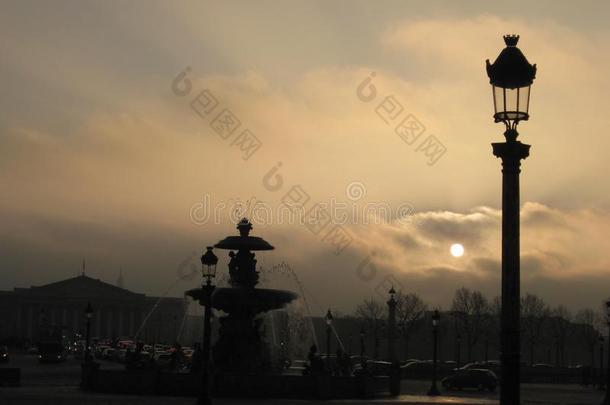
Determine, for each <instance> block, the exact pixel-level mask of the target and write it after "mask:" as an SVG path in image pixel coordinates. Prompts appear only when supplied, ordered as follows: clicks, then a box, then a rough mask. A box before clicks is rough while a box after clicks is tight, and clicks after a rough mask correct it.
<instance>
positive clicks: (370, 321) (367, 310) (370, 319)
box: [356, 298, 386, 359]
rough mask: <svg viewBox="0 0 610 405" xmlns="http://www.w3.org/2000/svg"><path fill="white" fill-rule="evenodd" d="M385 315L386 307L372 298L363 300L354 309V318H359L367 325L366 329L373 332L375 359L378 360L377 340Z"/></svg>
mask: <svg viewBox="0 0 610 405" xmlns="http://www.w3.org/2000/svg"><path fill="white" fill-rule="evenodd" d="M385 313H386V306H385V305H384V304H383V303H381V302H379V301H377V300H375V299H374V298H371V299H368V300H364V302H363V303H361V304H360V305H358V307H357V308H356V316H357V317H359V318H361V319H362V320H363V321H364V322H365V323H366V324H367V327H368V329H369V330H371V331H372V332H373V339H374V347H375V352H374V358H375V359H378V358H379V339H380V334H381V329H382V327H383V321H384V318H385Z"/></svg>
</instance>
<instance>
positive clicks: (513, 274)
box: [492, 129, 530, 405]
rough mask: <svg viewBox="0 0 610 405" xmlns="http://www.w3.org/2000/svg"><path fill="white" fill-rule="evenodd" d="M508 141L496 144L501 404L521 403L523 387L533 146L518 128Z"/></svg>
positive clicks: (509, 130) (509, 132) (494, 146)
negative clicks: (524, 222)
mask: <svg viewBox="0 0 610 405" xmlns="http://www.w3.org/2000/svg"><path fill="white" fill-rule="evenodd" d="M504 135H505V137H506V142H502V143H493V144H492V147H493V154H494V155H495V156H496V157H499V158H501V159H502V314H501V327H502V335H501V359H502V366H501V369H502V378H501V391H500V403H501V404H502V405H508V404H512V405H518V404H520V403H521V398H520V397H521V393H520V386H519V363H520V356H521V343H520V336H519V332H520V326H519V325H520V259H519V258H520V250H519V173H520V171H521V170H520V166H521V160H522V159H525V158H526V157H528V156H529V149H530V145H526V144H523V143H521V142H519V141H517V136H518V133H517V131H516V130H515V129H507V130H506V132H505V133H504Z"/></svg>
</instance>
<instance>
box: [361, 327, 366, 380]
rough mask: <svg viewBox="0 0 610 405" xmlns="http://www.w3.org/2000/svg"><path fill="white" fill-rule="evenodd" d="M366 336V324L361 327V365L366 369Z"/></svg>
mask: <svg viewBox="0 0 610 405" xmlns="http://www.w3.org/2000/svg"><path fill="white" fill-rule="evenodd" d="M364 336H365V332H364V326H361V327H360V365H361V366H362V369H363V370H366V361H365V359H364V353H365V350H366V349H365V347H364Z"/></svg>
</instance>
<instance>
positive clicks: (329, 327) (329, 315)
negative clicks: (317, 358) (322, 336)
mask: <svg viewBox="0 0 610 405" xmlns="http://www.w3.org/2000/svg"><path fill="white" fill-rule="evenodd" d="M325 319H326V368H327V370H328V372H329V373H330V374H332V368H331V367H332V364H331V361H330V335H331V333H332V328H333V314H332V313H331V312H330V309H329V310H328V311H327V312H326V318H325Z"/></svg>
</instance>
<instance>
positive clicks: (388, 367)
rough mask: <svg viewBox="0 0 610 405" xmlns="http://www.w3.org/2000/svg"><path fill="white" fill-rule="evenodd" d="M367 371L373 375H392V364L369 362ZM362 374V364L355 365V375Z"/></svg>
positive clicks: (387, 362)
mask: <svg viewBox="0 0 610 405" xmlns="http://www.w3.org/2000/svg"><path fill="white" fill-rule="evenodd" d="M366 371H367V372H368V373H370V374H371V375H390V373H391V371H392V363H390V362H389V361H375V360H368V361H367V362H366ZM361 372H362V364H360V363H357V364H355V365H354V374H359V373H361Z"/></svg>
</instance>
